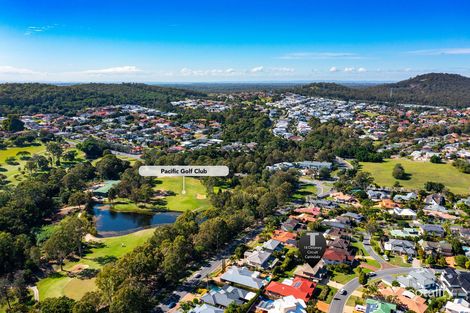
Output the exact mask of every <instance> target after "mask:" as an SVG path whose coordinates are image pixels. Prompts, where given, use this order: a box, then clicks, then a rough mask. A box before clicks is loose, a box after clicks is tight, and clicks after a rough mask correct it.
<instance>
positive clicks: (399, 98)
mask: <svg viewBox="0 0 470 313" xmlns="http://www.w3.org/2000/svg"><path fill="white" fill-rule="evenodd" d="M290 91H292V92H296V93H299V94H303V95H308V96H321V97H334V98H340V99H345V100H349V99H355V100H369V101H384V102H391V103H414V104H421V105H436V106H448V107H470V78H469V77H465V76H461V75H457V74H443V73H430V74H424V75H419V76H416V77H413V78H410V79H407V80H403V81H400V82H397V83H391V84H381V85H376V86H371V87H365V88H351V87H346V86H343V85H340V84H334V83H314V84H309V85H304V86H302V87H298V88H293V89H291V90H290Z"/></svg>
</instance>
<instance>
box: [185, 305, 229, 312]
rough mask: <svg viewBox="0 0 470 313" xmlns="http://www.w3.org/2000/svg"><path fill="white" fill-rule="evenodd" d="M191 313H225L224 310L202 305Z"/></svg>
mask: <svg viewBox="0 0 470 313" xmlns="http://www.w3.org/2000/svg"><path fill="white" fill-rule="evenodd" d="M189 313H224V310H222V309H219V308H217V307H215V306H212V305H209V304H206V303H204V304H201V305H198V306H197V307H195V308H194V309H192V310H191V311H189Z"/></svg>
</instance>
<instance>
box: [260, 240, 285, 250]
mask: <svg viewBox="0 0 470 313" xmlns="http://www.w3.org/2000/svg"><path fill="white" fill-rule="evenodd" d="M283 247H284V245H283V244H282V243H281V242H280V241H279V240H275V239H269V240H268V241H266V242H265V243H264V244H263V249H264V250H266V251H271V252H274V251H280V250H282V248H283Z"/></svg>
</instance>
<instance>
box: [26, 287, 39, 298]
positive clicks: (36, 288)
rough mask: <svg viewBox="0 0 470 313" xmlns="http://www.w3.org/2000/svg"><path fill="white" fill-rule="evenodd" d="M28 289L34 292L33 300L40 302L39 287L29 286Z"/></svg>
mask: <svg viewBox="0 0 470 313" xmlns="http://www.w3.org/2000/svg"><path fill="white" fill-rule="evenodd" d="M28 289H30V290H31V291H32V292H33V298H34V300H35V301H37V302H39V289H38V287H37V286H29V287H28Z"/></svg>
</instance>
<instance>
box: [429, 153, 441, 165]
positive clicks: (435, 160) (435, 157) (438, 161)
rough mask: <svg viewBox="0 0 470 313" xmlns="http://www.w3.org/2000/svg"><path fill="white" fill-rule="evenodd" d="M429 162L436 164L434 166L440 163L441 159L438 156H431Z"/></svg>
mask: <svg viewBox="0 0 470 313" xmlns="http://www.w3.org/2000/svg"><path fill="white" fill-rule="evenodd" d="M430 161H431V163H436V164H438V163H442V159H441V157H440V156H438V155H433V156H432V157H431V159H430Z"/></svg>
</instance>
